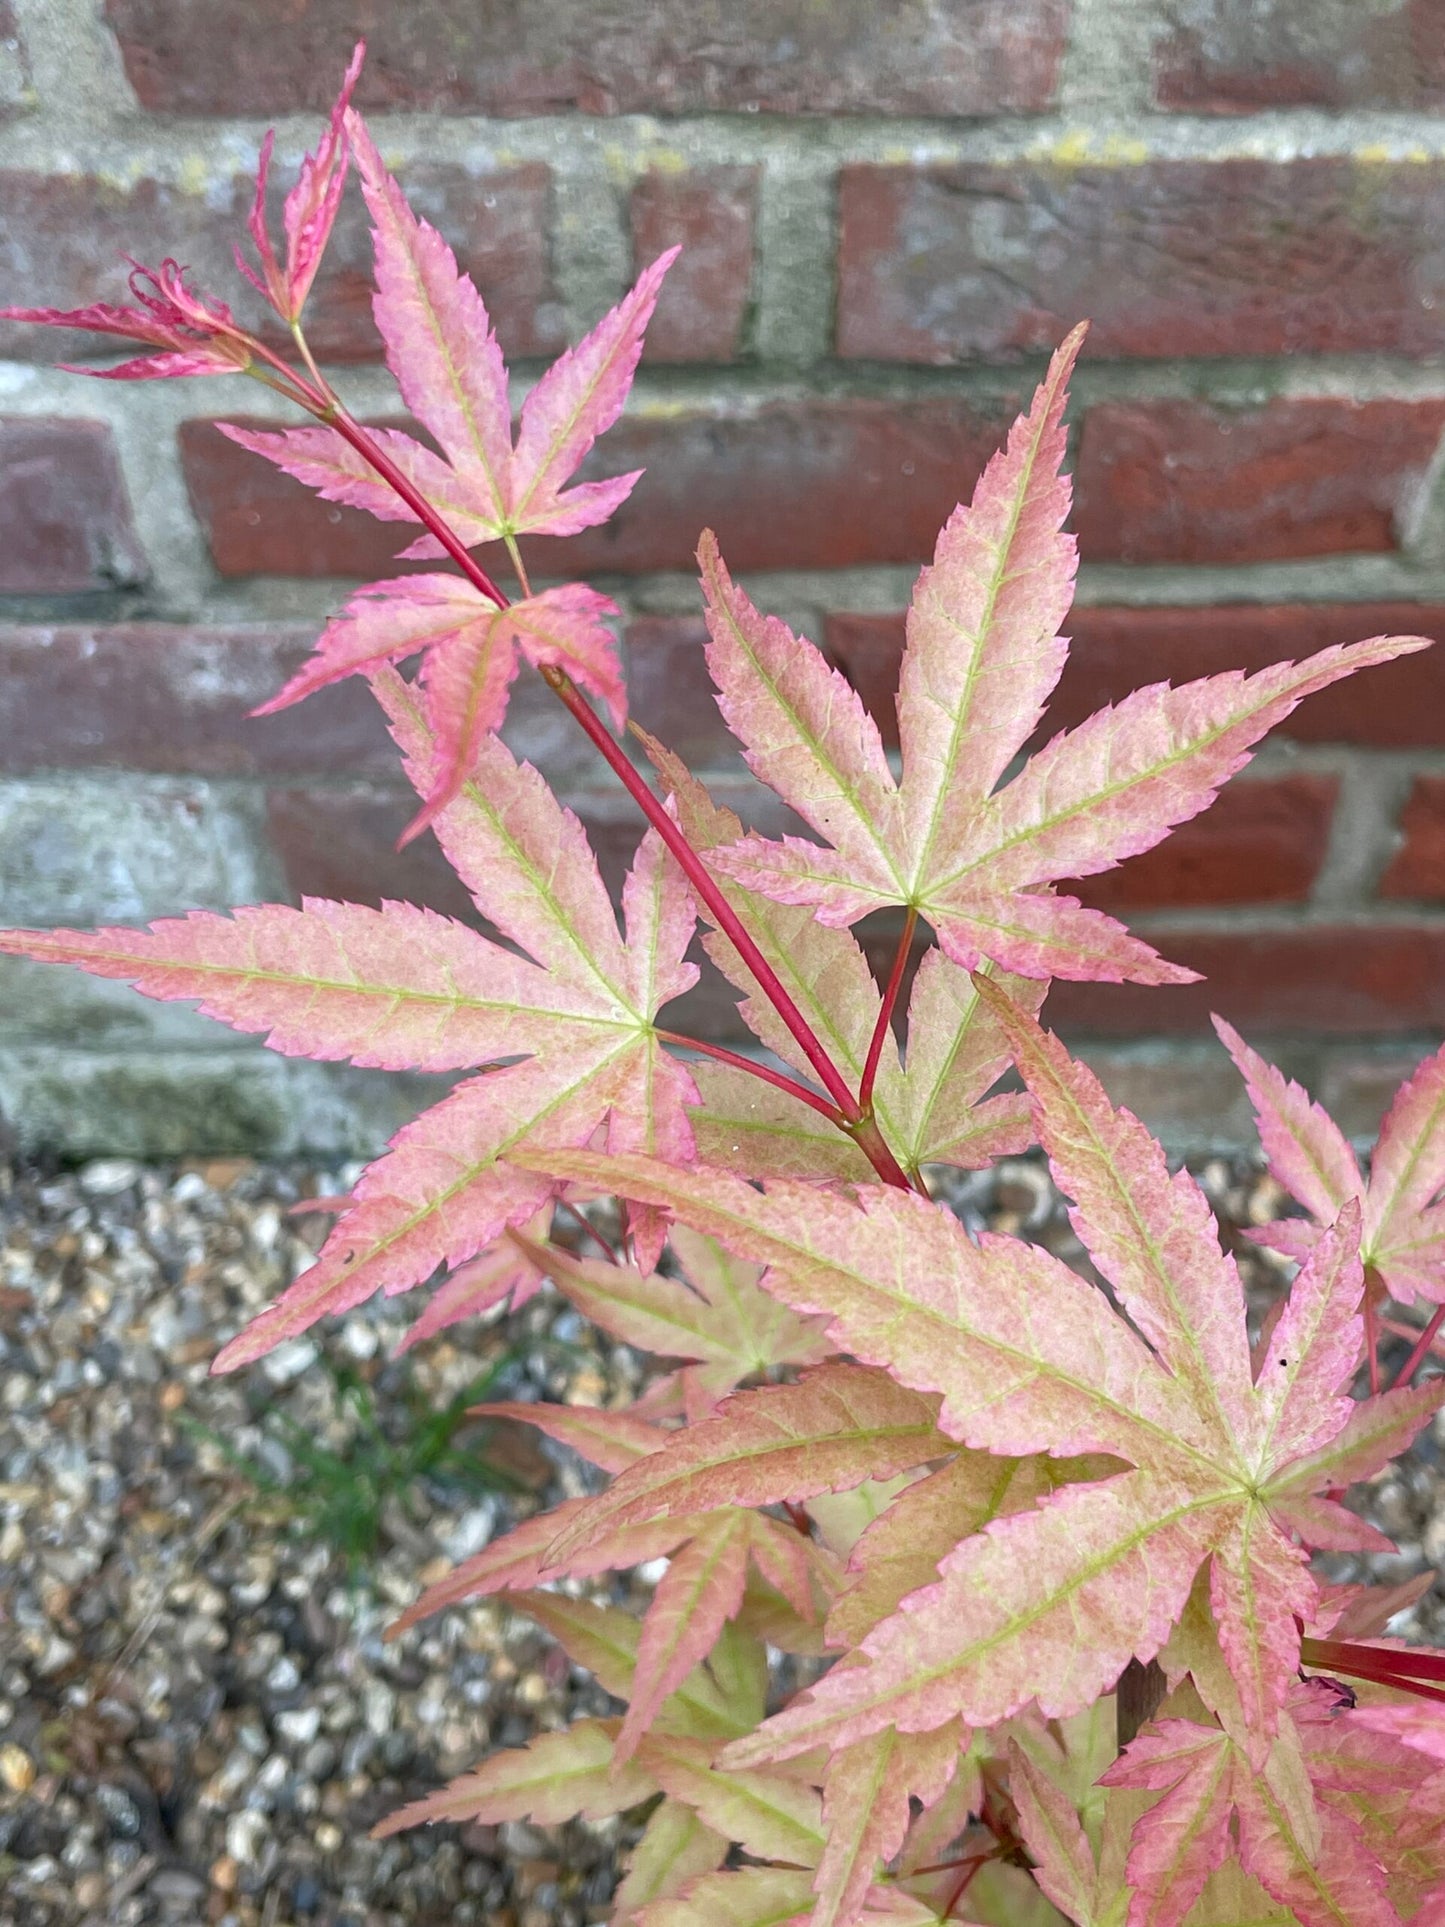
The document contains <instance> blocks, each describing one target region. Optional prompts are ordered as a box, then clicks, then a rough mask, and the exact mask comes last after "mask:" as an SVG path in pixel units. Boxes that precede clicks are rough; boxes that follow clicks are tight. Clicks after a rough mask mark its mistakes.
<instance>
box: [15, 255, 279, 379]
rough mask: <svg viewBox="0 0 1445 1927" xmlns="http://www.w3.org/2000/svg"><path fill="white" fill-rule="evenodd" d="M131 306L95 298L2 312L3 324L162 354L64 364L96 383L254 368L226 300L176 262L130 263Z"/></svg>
mask: <svg viewBox="0 0 1445 1927" xmlns="http://www.w3.org/2000/svg"><path fill="white" fill-rule="evenodd" d="M132 267H133V272H132V274H131V277H130V291H131V294H132V296H133V297H134V302H135V305H134V306H133V307H124V306H121V305H118V304H117V303H115V302H112V301H95V302H92V303H91V305H90V306H89V307H86V308H0V321H35V322H39V323H41V324H42V325H43V326H45V327H49V328H80V329H83V330H84V331H85V332H86V333H88V334H99V335H120V336H121V337H122V338H123V339H125V340H127V341H144V342H149V343H150V344H151V346H152V347H155V348H159V349H161V350H162V352H161V353H160V354H157V355H142V356H140V357H139V358H138V359H137V360H135V361H127V362H123V363H122V364H121V365H120V366H119V367H118V368H86V367H83V366H81V365H80V364H71V363H67V362H62V363H61V364H60V366H61V367H62V368H64V369H65V370H66V372H67V373H68V374H72V375H92V376H94V377H95V378H96V380H98V381H154V380H158V379H164V378H166V377H168V376H174V375H239V374H244V373H245V371H246V370H247V368H249V367H250V365H251V355H252V343H251V338H250V336H249V335H247V334H246V332H245V331H244V329H242V328H240V327H238V326H237V325H236V320H235V317H234V316H233V315H232V313H231V310H230V309H229V308H228V307H227V306H226V304H225V302H224V301H217V300H216V299H215V298H214V297H213V296H209V295H200V294H197V293H196V292H195V291H194V290H193V289H192V288H190V287H189V286H188V285H187V283H186V275H187V272H188V270H187V269H185V268H183V267H181V266H180V264H179V263H178V262H176V261H171V260H165V261H162V262H161V264H160V266H159V267H158V268H143V267H141V266H140V264H139V263H132Z"/></svg>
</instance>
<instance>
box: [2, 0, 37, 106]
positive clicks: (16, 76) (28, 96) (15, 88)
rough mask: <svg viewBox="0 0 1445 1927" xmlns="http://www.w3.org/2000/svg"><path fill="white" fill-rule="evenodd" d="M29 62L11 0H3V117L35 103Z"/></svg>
mask: <svg viewBox="0 0 1445 1927" xmlns="http://www.w3.org/2000/svg"><path fill="white" fill-rule="evenodd" d="M34 100H35V96H34V89H33V87H32V86H31V81H30V61H29V58H28V57H27V55H26V51H25V41H24V38H23V36H22V34H21V32H20V23H19V21H18V20H17V19H16V18H15V10H14V8H13V7H12V6H11V5H10V3H9V0H0V120H8V119H9V117H10V116H11V115H12V114H17V113H21V112H23V111H24V110H25V109H26V108H27V107H30V106H33V105H34Z"/></svg>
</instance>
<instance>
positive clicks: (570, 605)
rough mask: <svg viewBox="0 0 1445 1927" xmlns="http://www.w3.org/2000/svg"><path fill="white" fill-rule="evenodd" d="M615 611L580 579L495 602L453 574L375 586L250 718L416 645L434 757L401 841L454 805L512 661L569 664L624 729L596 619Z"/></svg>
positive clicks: (622, 707) (497, 713)
mask: <svg viewBox="0 0 1445 1927" xmlns="http://www.w3.org/2000/svg"><path fill="white" fill-rule="evenodd" d="M617 613H618V609H617V604H616V603H615V602H613V601H611V600H610V599H609V598H608V597H607V596H605V595H599V594H598V592H597V591H596V590H595V589H589V588H588V587H587V586H586V584H585V583H581V582H569V583H566V584H564V585H563V586H562V587H561V588H556V589H543V590H542V591H541V593H540V594H538V595H532V596H527V597H525V598H524V599H523V600H522V601H520V602H513V603H510V604H509V605H508V606H507V607H506V608H503V609H499V608H498V607H497V605H496V603H495V602H493V601H492V600H491V598H490V597H488V596H484V595H483V594H482V592H481V591H480V590H479V589H478V588H476V587H474V585H473V584H472V583H470V582H468V581H467V580H466V579H465V578H464V577H462V576H459V575H440V574H439V575H412V576H399V577H397V578H395V579H394V580H392V581H388V582H373V583H370V584H368V586H367V587H366V588H365V589H362V590H361V591H360V592H359V593H358V594H357V595H355V596H353V597H352V599H351V600H350V602H348V603H347V605H346V607H345V609H344V610H343V611H342V613H341V614H340V615H339V616H336V617H334V618H333V619H332V620H331V621H330V622H329V623H328V624H327V625H326V628H325V630H324V631H323V632H322V636H321V640H320V642H319V643H318V644H317V646H316V653H315V655H314V656H313V657H312V658H311V659H310V661H309V662H307V663H306V664H305V665H304V666H303V667H302V668H301V669H299V670H298V671H297V673H296V674H295V675H294V676H293V677H292V678H291V680H290V682H288V683H287V685H286V687H285V688H284V689H282V690H280V691H279V692H278V693H277V694H276V695H275V696H273V697H272V698H271V699H270V701H269V702H265V703H262V704H261V705H260V707H259V708H258V709H257V710H255V711H254V714H256V715H257V716H269V715H271V714H272V713H273V712H274V711H276V710H278V709H286V708H289V706H290V705H291V704H292V703H298V702H300V701H301V700H302V698H303V697H305V696H309V695H310V694H311V693H312V691H313V690H317V689H323V688H324V687H325V686H326V684H327V683H332V682H338V681H340V680H341V678H342V677H344V676H354V675H358V674H365V673H369V672H371V671H374V670H375V669H377V668H378V667H380V666H381V665H382V664H384V663H388V662H393V663H394V662H401V661H404V660H405V659H406V657H408V656H412V655H415V654H416V652H417V651H418V650H422V651H424V652H425V655H424V660H423V663H422V671H421V685H422V688H423V689H424V691H425V694H426V707H427V720H428V723H429V724H430V727H431V732H432V735H433V737H434V738H435V740H436V744H437V752H438V753H437V756H436V759H435V766H434V774H433V777H432V787H431V789H430V790H429V791H428V793H427V797H426V801H425V803H424V805H423V807H422V809H421V810H420V811H418V813H417V815H416V816H414V817H413V818H412V820H411V822H410V823H409V824H408V825H407V827H406V829H405V830H404V831H403V832H402V835H401V839H400V841H401V843H402V844H406V843H409V842H410V841H411V839H412V838H413V837H414V836H417V835H419V834H420V832H421V831H422V830H424V829H425V828H426V827H427V825H428V824H429V823H431V822H432V821H433V820H434V819H435V817H436V815H437V813H438V811H440V810H443V809H445V808H446V806H447V804H448V803H450V802H451V800H452V798H453V797H454V796H455V795H456V794H457V791H458V790H459V789H460V788H461V786H462V784H463V783H464V782H465V781H466V779H467V777H468V775H470V774H471V772H472V771H473V769H475V767H476V765H477V756H478V751H479V747H480V744H481V742H482V740H483V738H485V737H486V736H489V735H494V734H495V733H496V731H498V730H499V729H500V728H501V726H502V724H503V722H504V721H505V720H506V714H507V696H508V692H509V691H510V689H511V685H512V679H513V678H514V677H515V675H516V673H517V664H518V660H519V658H520V657H522V656H525V657H526V658H527V660H528V661H529V662H531V663H533V664H535V665H536V666H537V667H539V668H541V667H543V666H547V665H553V666H556V667H558V668H561V669H565V670H566V671H567V673H568V674H569V675H570V676H571V677H572V678H573V679H574V680H575V681H577V682H579V683H581V684H582V685H583V687H584V688H586V689H590V690H591V691H592V693H593V694H594V695H596V696H598V697H600V698H601V699H602V701H603V702H605V703H606V704H607V706H608V708H609V710H610V711H611V713H612V719H613V721H614V722H615V723H616V725H617V727H618V728H619V729H621V728H623V727H624V725H625V723H626V721H627V698H626V694H625V692H624V689H623V683H622V670H621V668H620V666H619V664H618V662H617V655H616V649H617V645H616V643H615V641H614V639H613V636H612V632H611V631H610V630H609V629H608V628H607V627H606V625H605V623H604V621H603V618H604V616H609V615H612V616H615V615H616V614H617Z"/></svg>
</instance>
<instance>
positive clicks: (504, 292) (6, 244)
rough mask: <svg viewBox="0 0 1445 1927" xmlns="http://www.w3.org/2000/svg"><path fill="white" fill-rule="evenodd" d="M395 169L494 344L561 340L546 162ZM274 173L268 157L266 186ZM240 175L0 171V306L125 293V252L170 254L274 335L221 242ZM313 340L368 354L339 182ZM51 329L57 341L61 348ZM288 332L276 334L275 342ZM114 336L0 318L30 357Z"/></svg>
mask: <svg viewBox="0 0 1445 1927" xmlns="http://www.w3.org/2000/svg"><path fill="white" fill-rule="evenodd" d="M400 178H401V179H402V181H403V184H404V186H405V188H406V191H407V194H408V197H409V198H410V200H411V201H412V204H413V205H414V206H415V208H416V210H417V212H418V213H419V214H421V215H422V216H423V217H424V218H425V219H426V220H428V221H430V222H431V223H432V225H433V226H434V227H436V228H437V229H438V230H439V231H440V232H441V233H442V234H443V235H444V236H445V238H446V239H447V240H448V241H449V242H450V243H451V245H452V247H453V248H455V250H456V252H457V255H458V258H459V259H460V261H461V263H462V265H463V267H464V268H466V269H467V271H468V272H469V273H470V274H471V275H473V277H474V278H475V280H476V282H477V285H478V287H479V288H480V289H481V291H482V294H483V296H484V298H485V299H486V301H487V303H488V307H489V309H490V312H491V315H492V318H493V320H494V322H495V324H496V327H497V333H498V335H499V337H500V339H501V341H502V345H503V346H504V348H506V349H507V351H508V352H509V353H511V354H514V355H542V354H552V353H555V352H556V351H557V350H558V349H559V348H561V347H562V346H563V345H564V339H565V335H564V328H563V316H562V310H561V307H560V305H559V304H558V301H557V299H556V296H555V292H554V288H553V282H552V267H551V251H550V235H551V203H552V185H551V173H550V170H549V169H548V168H546V167H545V166H543V165H542V164H541V163H540V162H526V163H523V164H520V165H518V166H515V167H507V168H499V169H494V170H491V171H489V172H486V173H481V174H477V175H473V174H471V173H469V172H467V171H466V170H465V169H464V168H458V167H452V166H444V165H442V164H440V163H431V162H416V163H414V164H413V165H411V166H409V167H407V168H405V169H403V170H401V174H400ZM286 184H287V177H286V173H285V171H284V170H278V177H277V181H276V195H277V197H278V205H279V196H280V194H281V192H282V191H283V189H284V187H285V185H286ZM252 192H253V185H252V183H251V182H250V181H249V180H247V179H246V178H245V177H244V176H242V175H239V174H238V175H236V176H235V177H234V178H233V179H231V180H230V181H226V180H224V179H222V180H220V181H219V183H216V184H212V185H207V186H198V187H196V188H194V189H190V188H187V187H181V186H174V185H168V184H167V183H165V182H162V181H157V180H154V179H150V178H143V179H141V180H139V181H137V182H135V183H134V184H133V185H131V186H125V187H123V186H118V185H116V184H115V183H114V182H113V181H110V180H107V179H103V178H100V177H98V176H93V175H87V174H55V175H44V174H34V173H26V172H22V171H15V172H11V173H0V207H3V208H4V209H5V219H4V222H3V224H0V307H3V306H6V305H11V304H13V305H21V306H25V307H58V308H77V307H83V306H85V305H87V304H88V303H90V302H92V301H124V300H126V299H127V298H128V295H127V287H126V283H127V278H128V276H129V274H130V266H129V263H128V262H127V260H126V256H127V255H130V256H133V257H134V258H135V259H136V260H138V261H145V262H151V263H155V262H158V261H160V260H162V259H163V258H165V257H167V256H169V257H171V258H173V259H175V260H178V261H180V262H182V263H183V264H185V265H186V266H188V267H189V268H191V269H192V271H193V279H194V283H195V285H196V286H198V287H201V288H204V289H207V290H208V291H212V292H215V293H217V294H219V295H220V296H222V298H224V299H225V300H227V301H229V302H230V304H231V306H232V308H233V310H234V312H235V313H236V315H237V316H238V317H239V318H240V319H241V320H243V321H244V322H245V323H246V324H247V325H248V326H250V327H254V328H257V329H259V330H260V332H262V333H263V334H268V335H270V336H271V337H272V338H274V337H275V336H276V334H277V330H278V327H279V324H276V323H275V322H274V320H273V319H271V318H270V317H269V315H268V311H267V310H266V308H265V306H264V304H263V303H262V301H261V299H260V297H259V296H258V295H257V294H255V292H254V291H253V290H252V289H250V288H249V287H248V286H247V284H246V283H245V282H244V281H243V280H242V278H241V277H240V275H239V274H238V273H237V272H236V267H235V263H234V261H233V259H232V254H231V249H232V244H233V242H236V241H240V240H244V239H245V227H244V223H245V217H246V213H247V210H248V209H249V207H250V204H251V195H252ZM307 332H308V337H309V339H310V341H311V345H312V347H313V349H314V350H315V351H316V352H317V353H318V354H320V355H323V356H325V357H327V358H329V359H332V360H358V359H365V358H368V357H371V356H374V355H377V354H379V353H380V349H381V343H380V339H379V337H378V335H377V332H376V328H375V325H374V323H373V322H372V318H371V240H370V234H369V230H368V226H367V219H366V211H365V208H364V207H363V206H362V203H361V199H360V197H359V195H356V194H354V193H353V194H351V195H348V197H347V199H346V201H345V202H344V203H343V205H342V213H341V217H340V219H339V220H338V221H337V224H336V229H335V232H334V234H333V236H332V241H331V247H330V249H329V251H328V253H327V257H326V261H325V263H324V265H323V267H322V270H321V273H320V274H319V275H318V277H317V281H316V287H315V290H314V292H313V294H312V297H311V303H310V306H309V307H308V309H307ZM62 340H63V353H62V346H61V344H62ZM288 345H289V344H288ZM120 346H121V344H119V343H118V342H117V341H116V340H115V339H114V338H113V337H109V338H108V337H106V336H101V335H74V336H72V335H66V336H64V337H60V336H57V335H56V334H54V333H53V332H52V331H51V330H49V329H45V328H37V327H33V326H29V325H27V324H25V323H22V322H14V321H7V322H0V355H8V356H12V357H18V358H20V359H24V360H30V361H51V360H57V359H66V360H71V361H75V360H81V359H84V358H86V357H87V356H96V355H107V356H113V355H115V354H116V353H117V352H118V351H119V348H120Z"/></svg>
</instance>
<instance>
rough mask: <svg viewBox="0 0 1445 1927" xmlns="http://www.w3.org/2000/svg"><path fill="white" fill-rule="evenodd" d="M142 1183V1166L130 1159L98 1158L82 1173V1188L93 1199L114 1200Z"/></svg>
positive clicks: (85, 1167) (84, 1168) (83, 1169)
mask: <svg viewBox="0 0 1445 1927" xmlns="http://www.w3.org/2000/svg"><path fill="white" fill-rule="evenodd" d="M139 1182H140V1166H139V1165H138V1164H133V1163H132V1162H131V1160H130V1159H129V1158H96V1159H94V1161H93V1162H92V1163H90V1164H87V1165H85V1166H84V1167H83V1168H82V1170H81V1173H80V1188H81V1190H82V1191H84V1192H85V1193H86V1194H87V1196H89V1197H92V1198H114V1197H118V1196H119V1195H120V1193H121V1192H122V1191H129V1190H130V1189H131V1188H132V1187H133V1186H134V1185H136V1184H139Z"/></svg>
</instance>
